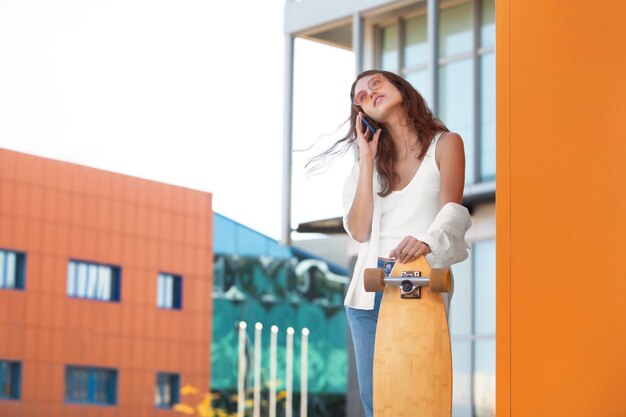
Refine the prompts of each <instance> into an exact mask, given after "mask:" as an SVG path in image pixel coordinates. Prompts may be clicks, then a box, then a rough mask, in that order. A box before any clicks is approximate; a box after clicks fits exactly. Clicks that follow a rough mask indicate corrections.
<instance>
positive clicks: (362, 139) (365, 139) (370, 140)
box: [356, 112, 381, 161]
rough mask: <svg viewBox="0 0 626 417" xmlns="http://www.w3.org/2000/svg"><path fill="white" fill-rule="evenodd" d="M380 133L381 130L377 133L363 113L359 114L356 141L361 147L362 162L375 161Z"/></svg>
mask: <svg viewBox="0 0 626 417" xmlns="http://www.w3.org/2000/svg"><path fill="white" fill-rule="evenodd" d="M380 132H381V129H378V130H376V131H375V130H374V128H373V127H372V125H371V124H370V123H369V122H368V121H367V120H366V119H365V115H364V114H363V112H359V114H358V115H357V116H356V141H357V145H358V146H359V154H360V157H361V160H371V161H374V158H375V157H376V151H377V149H378V138H379V137H380Z"/></svg>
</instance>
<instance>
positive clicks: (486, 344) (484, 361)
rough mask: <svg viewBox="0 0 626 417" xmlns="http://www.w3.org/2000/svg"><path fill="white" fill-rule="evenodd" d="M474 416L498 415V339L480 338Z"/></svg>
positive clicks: (490, 416) (478, 342)
mask: <svg viewBox="0 0 626 417" xmlns="http://www.w3.org/2000/svg"><path fill="white" fill-rule="evenodd" d="M473 383H474V416H476V417H493V416H495V415H496V404H495V398H496V396H495V393H496V341H495V339H494V338H488V339H485V340H482V339H478V340H477V341H476V348H475V353H474V381H473Z"/></svg>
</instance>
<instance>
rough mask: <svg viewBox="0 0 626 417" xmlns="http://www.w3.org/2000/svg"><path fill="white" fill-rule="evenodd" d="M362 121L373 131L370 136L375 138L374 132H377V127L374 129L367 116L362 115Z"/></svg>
mask: <svg viewBox="0 0 626 417" xmlns="http://www.w3.org/2000/svg"><path fill="white" fill-rule="evenodd" d="M361 122H362V123H363V124H364V125H365V127H367V129H368V130H369V131H370V132H372V136H370V138H373V137H374V134H375V133H376V129H374V128H373V127H372V125H371V124H370V123H369V122H368V121H367V119H365V116H361Z"/></svg>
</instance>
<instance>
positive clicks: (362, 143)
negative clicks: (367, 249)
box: [346, 113, 381, 243]
mask: <svg viewBox="0 0 626 417" xmlns="http://www.w3.org/2000/svg"><path fill="white" fill-rule="evenodd" d="M361 117H362V114H361V113H359V114H358V115H357V119H356V125H357V129H356V130H357V132H356V133H357V145H358V147H359V174H358V175H359V177H358V180H357V184H356V192H355V194H354V198H353V200H352V202H351V205H350V209H349V210H348V214H347V219H346V225H347V228H348V229H349V233H350V235H351V236H352V238H353V239H354V240H356V241H357V242H361V243H362V242H366V241H368V240H369V238H370V234H371V231H372V215H373V212H374V199H373V195H372V194H373V187H374V179H373V177H374V161H375V158H376V151H377V149H378V138H379V137H380V132H381V130H380V129H378V130H377V131H376V133H375V134H374V137H373V138H372V139H371V140H370V141H369V142H368V141H367V138H368V137H369V136H370V135H371V133H370V132H369V131H368V130H367V129H365V128H363V129H362V130H361V129H360V128H359V126H363V125H362V124H361Z"/></svg>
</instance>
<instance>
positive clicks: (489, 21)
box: [480, 0, 496, 46]
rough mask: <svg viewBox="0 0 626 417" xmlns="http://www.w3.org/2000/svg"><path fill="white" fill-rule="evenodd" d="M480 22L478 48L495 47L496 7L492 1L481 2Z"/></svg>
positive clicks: (484, 0) (483, 0)
mask: <svg viewBox="0 0 626 417" xmlns="http://www.w3.org/2000/svg"><path fill="white" fill-rule="evenodd" d="M481 7H482V18H481V19H482V21H481V25H480V46H495V43H496V5H495V1H494V0H482V3H481Z"/></svg>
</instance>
